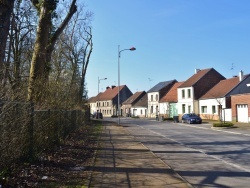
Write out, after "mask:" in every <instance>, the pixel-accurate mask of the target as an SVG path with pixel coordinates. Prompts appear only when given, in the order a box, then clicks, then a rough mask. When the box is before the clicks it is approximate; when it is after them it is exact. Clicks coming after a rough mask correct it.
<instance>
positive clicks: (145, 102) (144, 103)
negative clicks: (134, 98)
mask: <svg viewBox="0 0 250 188" xmlns="http://www.w3.org/2000/svg"><path fill="white" fill-rule="evenodd" d="M133 107H148V95H147V94H145V95H144V96H143V97H142V98H141V99H140V100H139V101H138V102H137V103H135V104H134V105H133Z"/></svg>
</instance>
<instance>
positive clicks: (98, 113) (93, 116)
mask: <svg viewBox="0 0 250 188" xmlns="http://www.w3.org/2000/svg"><path fill="white" fill-rule="evenodd" d="M92 118H96V119H103V115H102V113H101V112H94V113H93V114H92Z"/></svg>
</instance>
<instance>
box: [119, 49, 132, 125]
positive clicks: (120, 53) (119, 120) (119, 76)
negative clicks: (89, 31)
mask: <svg viewBox="0 0 250 188" xmlns="http://www.w3.org/2000/svg"><path fill="white" fill-rule="evenodd" d="M125 50H130V51H134V50H136V48H135V47H131V48H129V49H123V50H120V45H118V125H120V111H121V109H120V58H121V52H123V51H125Z"/></svg>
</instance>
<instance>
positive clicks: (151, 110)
mask: <svg viewBox="0 0 250 188" xmlns="http://www.w3.org/2000/svg"><path fill="white" fill-rule="evenodd" d="M150 112H151V114H152V113H153V106H151V109H150Z"/></svg>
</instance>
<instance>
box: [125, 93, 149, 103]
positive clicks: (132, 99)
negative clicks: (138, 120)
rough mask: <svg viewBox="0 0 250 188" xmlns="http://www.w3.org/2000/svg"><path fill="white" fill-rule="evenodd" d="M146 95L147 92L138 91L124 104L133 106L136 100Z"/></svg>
mask: <svg viewBox="0 0 250 188" xmlns="http://www.w3.org/2000/svg"><path fill="white" fill-rule="evenodd" d="M143 93H144V94H146V92H145V91H138V92H136V93H134V94H133V95H132V96H131V97H129V98H128V99H127V100H126V101H124V102H123V103H122V104H132V103H133V102H134V101H135V100H136V99H138V98H139V97H141V96H142V94H143Z"/></svg>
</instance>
